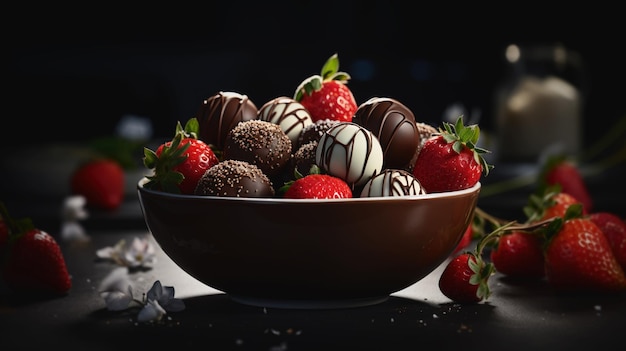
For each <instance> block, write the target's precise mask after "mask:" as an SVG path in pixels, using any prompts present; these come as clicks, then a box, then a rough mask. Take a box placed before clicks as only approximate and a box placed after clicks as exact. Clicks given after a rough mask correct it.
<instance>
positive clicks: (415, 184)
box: [361, 168, 426, 197]
mask: <svg viewBox="0 0 626 351" xmlns="http://www.w3.org/2000/svg"><path fill="white" fill-rule="evenodd" d="M423 194H426V190H424V188H423V187H422V184H420V182H419V181H418V180H417V178H415V177H414V176H413V175H412V174H411V173H409V172H407V171H406V170H404V169H391V168H387V169H385V170H383V171H382V172H380V173H378V174H377V175H375V176H373V177H372V178H371V179H370V180H369V181H368V182H367V183H365V186H364V187H363V190H361V197H380V196H409V195H423Z"/></svg>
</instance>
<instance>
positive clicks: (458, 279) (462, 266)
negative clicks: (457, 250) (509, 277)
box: [439, 252, 494, 303]
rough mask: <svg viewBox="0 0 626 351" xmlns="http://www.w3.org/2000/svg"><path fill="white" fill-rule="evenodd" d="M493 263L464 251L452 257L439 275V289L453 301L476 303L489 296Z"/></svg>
mask: <svg viewBox="0 0 626 351" xmlns="http://www.w3.org/2000/svg"><path fill="white" fill-rule="evenodd" d="M493 272H494V269H493V265H492V264H491V263H487V262H485V261H484V260H483V259H482V258H480V255H475V254H472V253H470V252H464V253H462V254H460V255H458V256H455V257H454V258H452V260H451V261H450V262H448V264H447V266H446V267H445V268H444V271H443V272H442V273H441V277H439V290H441V292H442V293H443V294H444V295H445V296H446V297H448V298H449V299H451V300H452V301H454V302H459V303H476V302H480V301H482V300H484V299H486V298H488V297H489V295H490V294H491V292H490V291H489V286H488V284H487V283H488V279H489V277H490V276H491V275H492V273H493Z"/></svg>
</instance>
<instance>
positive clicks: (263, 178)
mask: <svg viewBox="0 0 626 351" xmlns="http://www.w3.org/2000/svg"><path fill="white" fill-rule="evenodd" d="M195 194H196V195H212V196H232V197H273V196H274V194H275V193H274V188H273V187H272V183H271V181H270V180H269V178H268V177H267V175H265V173H263V171H261V169H259V168H258V167H257V166H255V165H252V164H249V163H248V162H245V161H239V160H226V161H222V162H220V163H218V164H216V165H215V166H213V167H211V168H209V169H207V171H206V172H204V174H203V175H202V177H201V178H200V180H199V181H198V184H197V185H196V190H195Z"/></svg>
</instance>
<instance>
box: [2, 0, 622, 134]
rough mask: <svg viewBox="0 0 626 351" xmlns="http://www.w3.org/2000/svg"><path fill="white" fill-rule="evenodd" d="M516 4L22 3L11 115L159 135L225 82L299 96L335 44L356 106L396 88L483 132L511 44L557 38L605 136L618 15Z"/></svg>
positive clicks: (618, 66) (409, 100) (617, 86)
mask: <svg viewBox="0 0 626 351" xmlns="http://www.w3.org/2000/svg"><path fill="white" fill-rule="evenodd" d="M415 7H416V8H415ZM518 7H519V8H518ZM518 7H516V6H515V5H512V4H511V5H507V8H502V9H499V8H492V9H490V10H489V11H487V10H484V11H483V10H477V9H465V8H462V7H456V6H451V5H449V6H448V5H445V4H443V6H442V7H441V8H438V9H435V8H428V6H424V7H423V8H422V5H420V4H416V5H415V6H408V5H407V6H405V5H400V2H399V1H374V2H369V3H367V4H362V3H361V2H357V1H347V2H333V3H320V2H312V1H297V2H296V1H294V2H265V3H263V4H261V3H259V4H253V5H248V4H246V5H243V4H239V3H236V2H223V3H220V4H210V5H209V4H207V6H205V7H202V9H200V8H195V7H190V8H186V9H181V8H180V7H176V8H169V7H168V8H164V9H161V10H154V11H153V9H151V8H138V9H136V10H135V9H133V8H131V6H129V5H126V6H124V7H121V8H120V7H113V6H109V7H105V6H102V7H101V8H100V7H94V8H93V9H87V8H78V9H74V10H75V11H70V9H69V8H67V9H63V8H59V7H57V5H55V7H53V8H50V9H47V8H41V7H38V8H36V9H32V10H31V9H28V10H25V11H24V12H15V13H13V14H8V15H15V16H19V17H18V18H20V19H19V20H18V22H19V23H20V24H19V26H18V27H17V28H15V29H14V30H13V31H12V33H16V32H19V35H12V34H10V33H7V34H9V37H8V38H7V42H6V43H5V44H4V45H8V46H9V49H10V50H9V64H8V65H7V70H8V80H5V82H6V83H7V85H6V87H7V88H8V89H7V90H8V91H9V99H8V102H9V104H10V105H11V107H12V108H11V109H10V110H9V111H11V112H10V113H9V114H6V115H5V116H4V117H3V124H4V123H8V124H9V125H10V126H11V129H10V130H11V131H12V132H11V133H13V134H14V135H15V133H17V134H20V135H24V134H28V135H30V136H31V137H32V138H34V139H35V140H37V141H41V142H46V141H57V140H64V141H73V140H76V141H80V140H86V139H88V138H91V137H93V136H97V135H102V134H108V133H114V132H115V127H116V125H117V123H118V122H119V121H120V119H122V118H123V117H124V116H139V117H144V118H147V119H149V120H150V121H151V122H152V123H153V127H154V134H155V135H156V136H170V135H171V134H172V132H173V128H174V126H175V122H176V121H177V120H182V121H185V120H187V119H188V118H189V117H191V116H192V115H193V114H194V113H195V112H196V110H197V108H198V106H199V105H200V104H201V102H202V100H203V99H204V98H206V97H208V96H210V95H212V94H214V93H216V92H218V91H220V90H231V91H237V92H240V93H244V94H246V95H248V96H249V97H250V98H251V99H252V100H253V101H254V102H255V103H256V104H257V105H259V106H260V105H262V104H263V103H264V102H266V101H268V100H270V99H271V98H274V97H277V96H279V95H287V96H291V95H292V94H293V92H294V90H295V88H296V87H297V85H298V84H299V83H300V81H301V80H303V79H304V78H306V77H308V76H309V75H312V74H316V73H318V72H319V70H320V68H321V66H322V64H323V63H324V61H325V60H326V59H327V58H328V57H329V56H330V55H331V54H333V53H338V54H339V58H340V68H341V70H343V71H347V72H348V73H350V74H351V75H352V80H351V81H350V83H349V86H350V87H351V88H352V90H353V92H354V95H355V97H356V99H357V102H358V103H361V102H364V101H365V100H367V99H368V98H370V97H372V96H389V97H394V98H397V99H399V100H400V101H402V102H403V103H405V104H406V105H407V106H408V107H410V108H411V109H412V110H413V111H414V113H415V115H416V118H417V119H418V120H421V121H424V122H433V123H438V122H439V121H440V120H441V117H442V115H443V114H444V111H445V110H446V108H449V107H450V106H452V105H454V106H456V107H457V108H458V107H459V106H460V107H462V108H465V109H466V110H467V112H466V114H468V115H469V114H472V113H473V114H474V115H475V116H478V115H480V116H481V119H480V124H481V126H482V127H483V128H484V129H486V130H489V129H491V128H492V127H493V125H492V123H493V118H492V117H493V99H494V92H495V90H496V89H497V87H498V85H499V84H501V83H502V82H503V81H504V80H506V79H507V74H508V73H510V72H509V71H508V67H507V64H506V62H505V60H504V50H505V48H506V47H507V46H508V45H509V44H518V45H522V46H524V45H554V44H560V45H563V46H564V47H565V48H567V49H568V50H571V51H572V52H575V53H577V54H579V58H580V62H581V63H582V64H583V68H584V72H583V73H582V74H578V73H577V75H576V76H575V77H573V79H575V80H577V82H576V84H579V83H580V84H581V85H582V84H584V89H585V90H584V101H585V105H584V124H585V128H584V130H585V139H586V140H591V139H593V138H595V137H597V136H598V135H601V134H602V133H603V132H604V129H605V126H606V124H608V123H610V122H613V121H616V120H617V119H618V118H620V117H621V116H623V115H624V111H626V107H624V104H623V101H624V91H625V89H624V88H623V85H624V84H623V83H624V78H625V77H626V74H625V72H626V70H625V68H624V62H626V61H625V54H624V50H623V49H622V48H621V46H622V45H623V35H624V30H623V27H622V26H621V24H620V21H617V14H614V13H615V12H614V11H611V10H610V9H604V11H603V13H602V17H598V16H594V10H593V9H591V8H588V7H585V8H581V9H576V8H563V9H556V10H552V11H551V12H548V11H547V10H546V9H543V8H537V7H530V5H528V6H527V7H522V6H521V5H519V6H518ZM487 13H488V14H487ZM612 17H615V19H616V20H612ZM25 28H29V29H30V30H28V31H27V30H24V29H25ZM565 74H567V73H565ZM5 77H6V76H5ZM5 91H6V90H5ZM604 122H606V123H604ZM24 128H25V129H26V130H23V129H24ZM3 129H4V131H3V134H7V132H8V130H7V129H6V128H3Z"/></svg>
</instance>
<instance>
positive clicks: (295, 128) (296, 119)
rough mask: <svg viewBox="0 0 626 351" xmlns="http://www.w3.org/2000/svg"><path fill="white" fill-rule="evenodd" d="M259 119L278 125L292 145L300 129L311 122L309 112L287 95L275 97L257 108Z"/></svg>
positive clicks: (296, 139) (300, 131)
mask: <svg viewBox="0 0 626 351" xmlns="http://www.w3.org/2000/svg"><path fill="white" fill-rule="evenodd" d="M259 119H260V120H262V121H268V122H272V123H275V124H278V125H279V126H280V129H282V130H283V132H285V134H287V136H288V137H289V139H291V142H292V143H293V145H295V144H296V143H297V142H298V138H299V137H300V134H301V133H302V130H303V129H304V128H306V127H307V126H309V125H311V124H313V120H312V119H311V114H310V113H309V111H308V110H307V109H306V108H304V106H302V104H300V103H299V102H297V101H296V100H294V99H292V98H289V97H284V96H282V97H277V98H275V99H273V100H270V101H268V102H266V103H265V104H264V105H263V106H261V108H260V109H259Z"/></svg>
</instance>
